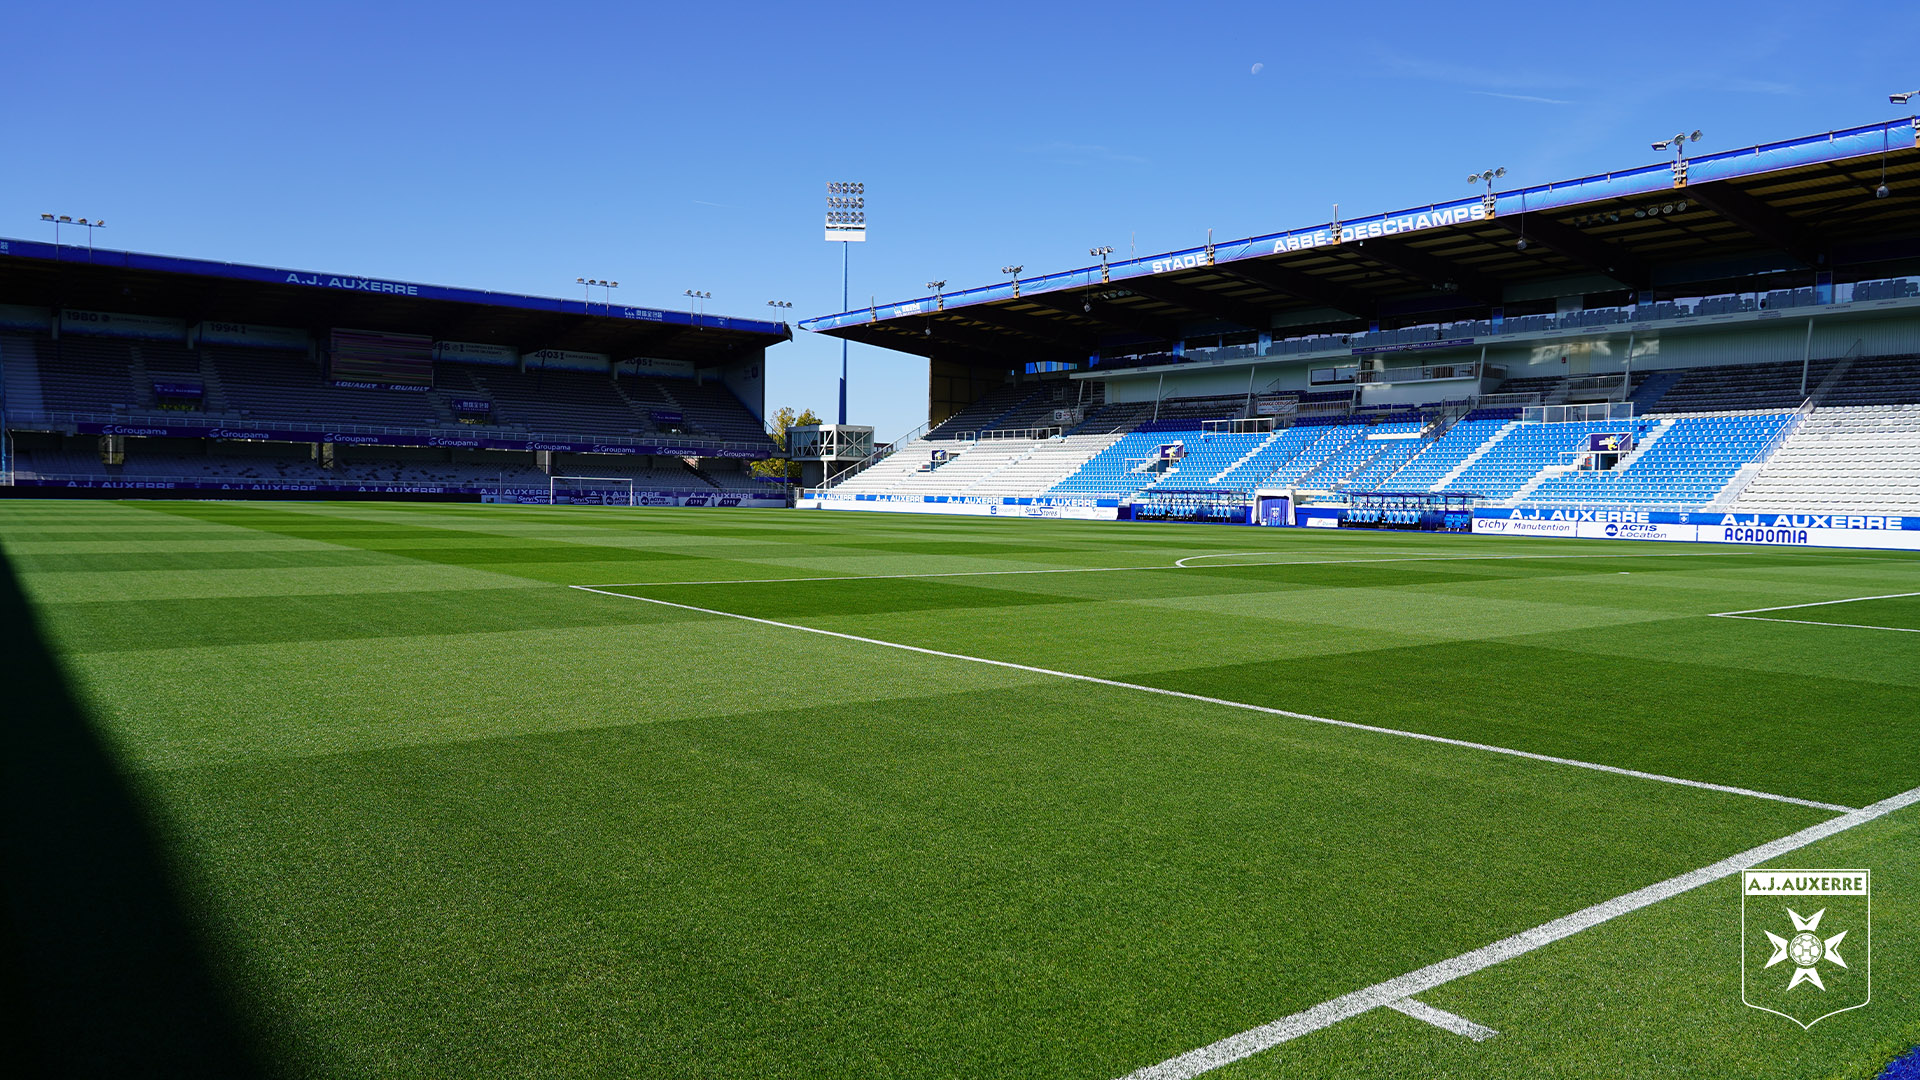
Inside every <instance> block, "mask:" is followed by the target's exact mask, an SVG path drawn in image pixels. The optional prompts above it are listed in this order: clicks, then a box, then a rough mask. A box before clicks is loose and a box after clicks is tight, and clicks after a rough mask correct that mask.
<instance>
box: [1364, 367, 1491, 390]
mask: <svg viewBox="0 0 1920 1080" xmlns="http://www.w3.org/2000/svg"><path fill="white" fill-rule="evenodd" d="M1480 374H1481V370H1480V365H1479V364H1424V365H1422V366H1420V367H1417V368H1416V367H1404V368H1387V369H1385V370H1382V371H1357V372H1355V373H1354V376H1353V381H1354V382H1357V383H1366V384H1371V385H1377V386H1387V385H1391V384H1395V383H1413V382H1439V381H1442V380H1446V379H1477V378H1479V377H1480Z"/></svg>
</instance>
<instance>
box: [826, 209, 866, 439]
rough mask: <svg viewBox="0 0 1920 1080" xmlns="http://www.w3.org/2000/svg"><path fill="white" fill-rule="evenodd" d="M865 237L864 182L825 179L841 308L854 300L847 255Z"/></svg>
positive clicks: (843, 384) (843, 347) (843, 376)
mask: <svg viewBox="0 0 1920 1080" xmlns="http://www.w3.org/2000/svg"><path fill="white" fill-rule="evenodd" d="M866 238H867V185H866V184H865V183H862V182H861V181H859V180H834V181H829V182H828V183H827V241H828V242H829V243H832V242H834V241H839V243H840V310H841V311H845V310H847V307H848V306H849V305H850V304H851V303H852V302H853V301H852V300H850V299H849V298H848V295H847V259H848V253H849V252H851V251H852V250H853V249H852V248H851V247H848V245H849V244H852V243H854V242H855V241H865V240H866ZM846 422H847V339H846V338H844V337H843V338H841V339H840V423H842V424H844V423H846Z"/></svg>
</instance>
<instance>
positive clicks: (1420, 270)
mask: <svg viewBox="0 0 1920 1080" xmlns="http://www.w3.org/2000/svg"><path fill="white" fill-rule="evenodd" d="M1765 149H1766V152H1765V153H1761V152H1759V151H1758V150H1757V149H1745V150H1737V151H1732V152H1728V153H1725V154H1719V155H1709V156H1703V157H1699V158H1695V159H1693V160H1692V161H1690V162H1688V163H1687V165H1686V167H1685V168H1684V169H1682V168H1679V167H1678V166H1674V165H1672V164H1663V165H1657V166H1647V167H1643V168H1638V169H1632V170H1626V171H1621V172H1613V173H1608V174H1606V175H1604V176H1595V177H1586V178H1582V179H1577V180H1572V181H1567V182H1563V183H1555V184H1551V185H1546V186H1544V187H1536V188H1531V189H1526V190H1516V191H1510V192H1494V193H1490V194H1489V195H1488V196H1486V197H1485V198H1484V199H1481V198H1476V199H1469V200H1460V201H1456V202H1450V203H1446V204H1441V205H1439V206H1433V207H1427V208H1424V209H1421V210H1411V211H1405V212H1401V213H1395V214H1385V215H1380V216H1378V217H1373V218H1364V219H1361V220H1358V221H1350V222H1335V223H1330V224H1327V225H1315V226H1308V227H1306V228H1302V229H1295V230H1291V231H1288V232H1283V233H1275V234H1270V235H1267V236H1259V237H1252V238H1248V239H1246V240H1241V241H1234V242H1232V243H1223V244H1218V245H1214V246H1211V247H1207V248H1203V249H1195V250H1192V251H1183V252H1172V253H1167V254H1165V255H1158V256H1142V257H1140V258H1138V259H1133V260H1129V261H1127V262H1125V263H1117V264H1111V265H1106V266H1099V267H1089V268H1083V269H1079V270H1072V271H1067V272H1064V273H1059V274H1052V275H1048V276H1044V277H1040V278H1035V279H1031V280H1025V279H1023V280H1020V281H1018V282H1010V283H1006V284H1001V285H993V286H987V287H982V288H977V289H968V290H962V291H959V292H954V293H947V294H945V295H943V296H941V297H938V298H927V299H924V300H909V301H904V302H901V303H899V304H895V305H876V306H875V307H873V308H872V309H868V310H862V311H860V312H852V313H847V314H843V315H829V316H823V317H820V318H816V319H811V320H807V321H805V322H803V323H802V326H803V327H804V328H807V329H812V330H817V331H820V332H822V333H827V334H834V335H838V336H843V337H847V338H851V339H854V340H858V341H864V342H868V343H871V344H876V345H882V346H886V347H890V348H897V349H901V350H903V351H907V352H913V353H918V354H920V355H924V356H927V357H928V358H929V360H930V363H931V379H932V382H931V384H930V385H931V389H930V394H929V400H930V404H931V409H932V414H933V415H932V416H931V417H930V418H929V419H930V421H932V423H931V426H930V427H929V428H928V429H927V430H926V431H925V432H924V434H920V435H917V436H916V437H913V438H910V439H904V440H898V441H897V442H896V443H895V444H894V445H893V446H891V447H889V448H886V449H883V450H882V451H881V452H880V453H879V454H876V455H875V456H874V458H872V459H869V460H868V461H865V462H861V463H860V464H859V465H858V466H856V467H855V468H851V469H848V470H846V471H845V472H844V473H842V474H840V475H839V476H830V477H828V478H827V479H826V481H825V482H824V483H823V485H822V486H821V488H819V489H817V490H815V491H812V492H809V493H808V494H807V498H806V501H805V503H804V505H819V506H834V505H837V504H838V505H846V500H847V499H849V498H854V497H856V496H857V500H856V501H859V502H860V504H861V505H869V504H871V502H872V501H873V500H887V501H891V502H904V503H907V504H912V503H914V502H915V501H920V502H922V503H924V504H926V505H927V506H928V507H929V508H932V509H936V510H940V511H942V512H963V511H964V512H972V511H971V510H970V509H969V508H968V506H967V505H966V504H970V503H974V502H978V501H980V500H992V499H1001V500H1006V501H1011V502H1019V503H1025V502H1029V501H1032V500H1041V501H1043V502H1049V503H1058V504H1061V505H1069V504H1082V503H1088V502H1091V503H1095V504H1098V505H1101V506H1110V507H1112V508H1113V510H1114V512H1115V513H1116V514H1117V516H1120V517H1123V518H1124V517H1131V516H1142V517H1164V516H1167V499H1166V498H1165V497H1164V496H1165V495H1166V494H1167V493H1169V492H1175V491H1180V492H1190V491H1207V492H1216V493H1220V494H1221V496H1222V497H1223V498H1235V499H1239V500H1241V501H1242V502H1243V503H1244V504H1245V505H1246V506H1247V507H1248V508H1249V509H1248V511H1247V513H1246V514H1243V515H1242V516H1240V517H1239V518H1237V519H1236V520H1239V521H1242V522H1251V521H1252V520H1254V518H1253V515H1252V510H1251V508H1252V506H1253V503H1254V501H1255V500H1256V499H1258V498H1260V497H1261V496H1262V493H1268V494H1272V495H1276V496H1278V495H1284V496H1285V497H1286V498H1288V499H1290V500H1292V502H1293V503H1294V504H1295V505H1296V506H1298V507H1306V506H1315V507H1318V508H1321V509H1322V510H1331V511H1333V512H1336V513H1339V514H1341V515H1342V517H1341V520H1343V521H1344V520H1345V516H1344V515H1345V511H1346V510H1348V509H1352V508H1354V507H1356V506H1358V505H1360V504H1361V503H1362V502H1364V500H1363V499H1361V498H1360V496H1363V495H1365V494H1367V493H1372V492H1403V493H1412V494H1413V495H1416V496H1417V495H1419V494H1421V493H1425V494H1427V495H1433V496H1441V495H1449V496H1458V497H1465V498H1469V499H1470V501H1471V503H1472V504H1473V505H1475V506H1478V507H1479V508H1481V510H1482V511H1486V512H1498V513H1501V514H1512V513H1519V514H1532V513H1536V512H1538V513H1552V514H1561V513H1564V514H1572V515H1580V514H1594V513H1598V514H1609V515H1612V514H1618V513H1620V512H1623V511H1626V512H1633V513H1641V514H1644V513H1652V512H1659V513H1674V514H1681V515H1688V514H1702V513H1710V512H1722V513H1728V512H1757V511H1773V512H1781V513H1786V512H1794V511H1802V510H1820V511H1827V512H1832V511H1859V512H1878V513H1896V512H1897V513H1903V514H1914V515H1920V456H1917V455H1920V449H1917V448H1916V444H1915V440H1916V438H1920V430H1917V429H1916V425H1917V424H1920V203H1914V202H1913V201H1912V200H1901V199H1885V198H1876V197H1875V196H1874V194H1873V191H1874V188H1875V187H1876V185H1878V184H1879V183H1880V181H1881V174H1882V172H1883V171H1884V173H1885V177H1886V181H1885V182H1886V183H1887V184H1888V185H1890V186H1891V187H1892V188H1893V189H1894V190H1898V191H1905V190H1908V189H1909V188H1910V186H1911V185H1913V184H1915V183H1920V148H1917V147H1916V132H1915V127H1914V125H1913V123H1912V122H1911V121H1897V122H1894V123H1891V124H1886V125H1876V126H1872V127H1866V128H1857V129H1851V130H1848V131H1840V132H1830V133H1826V134H1821V135H1817V136H1812V137H1809V138H1805V139H1798V140H1790V141H1787V142H1783V143H1776V144H1772V145H1770V146H1768V147H1767V148H1765ZM1789 193H1791V194H1789ZM1518 237H1525V242H1517V238H1518ZM1609 440H1611V441H1609ZM889 454H891V455H892V456H891V457H889V456H888V455H889ZM957 497H958V498H960V500H961V502H962V505H960V506H958V507H957V508H956V507H955V506H954V505H953V500H955V499H956V498H957ZM1136 511H1138V513H1136ZM1416 516H1418V515H1416ZM1360 518H1369V519H1370V515H1358V516H1357V518H1356V522H1355V523H1365V522H1363V521H1361V520H1359V519H1360ZM1439 519H1440V518H1438V517H1434V518H1431V520H1439ZM1456 520H1457V516H1456Z"/></svg>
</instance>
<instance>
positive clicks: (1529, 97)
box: [1467, 90, 1573, 105]
mask: <svg viewBox="0 0 1920 1080" xmlns="http://www.w3.org/2000/svg"><path fill="white" fill-rule="evenodd" d="M1467 93H1469V94H1478V95H1480V96H1481V97H1497V98H1505V99H1507V100H1508V101H1531V102H1533V103H1534V104H1536V105H1571V104H1573V102H1571V101H1563V100H1561V99H1560V98H1550V97H1538V96H1535V95H1533V94H1502V93H1500V92H1499V91H1497V90H1469V91H1467Z"/></svg>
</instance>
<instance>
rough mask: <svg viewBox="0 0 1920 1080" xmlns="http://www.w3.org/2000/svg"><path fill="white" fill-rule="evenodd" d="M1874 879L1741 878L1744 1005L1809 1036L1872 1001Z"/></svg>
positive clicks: (1788, 873)
mask: <svg viewBox="0 0 1920 1080" xmlns="http://www.w3.org/2000/svg"><path fill="white" fill-rule="evenodd" d="M1871 881H1872V875H1871V874H1870V872H1868V871H1866V870H1748V871H1746V872H1745V873H1743V874H1741V875H1740V1000H1741V1001H1743V1002H1745V1003H1746V1004H1748V1005H1750V1006H1752V1007H1753V1008H1756V1009H1761V1010H1764V1011H1766V1012H1770V1013H1775V1014H1778V1015H1780V1016H1784V1017H1786V1018H1787V1019H1789V1020H1791V1021H1793V1022H1794V1023H1796V1024H1799V1025H1800V1026H1801V1027H1803V1028H1810V1027H1812V1026H1813V1025H1815V1024H1817V1023H1819V1022H1820V1021H1822V1020H1825V1019H1826V1018H1827V1017H1829V1016H1833V1015H1835V1014H1836V1013H1843V1012H1846V1011H1847V1010H1849V1009H1858V1008H1860V1007H1861V1006H1863V1005H1865V1004H1866V1003H1867V1002H1869V1001H1871V1000H1873V896H1872V892H1871V889H1870V885H1871Z"/></svg>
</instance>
